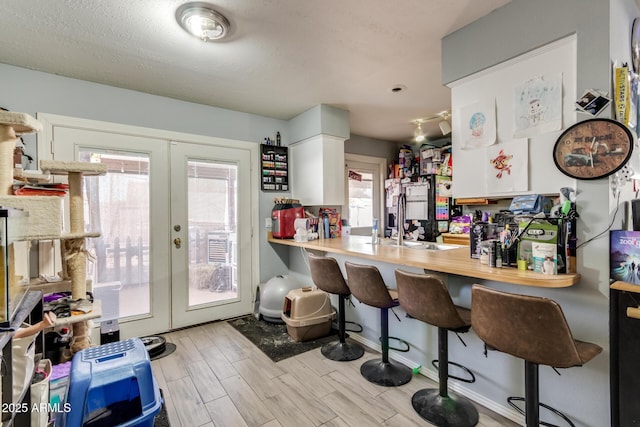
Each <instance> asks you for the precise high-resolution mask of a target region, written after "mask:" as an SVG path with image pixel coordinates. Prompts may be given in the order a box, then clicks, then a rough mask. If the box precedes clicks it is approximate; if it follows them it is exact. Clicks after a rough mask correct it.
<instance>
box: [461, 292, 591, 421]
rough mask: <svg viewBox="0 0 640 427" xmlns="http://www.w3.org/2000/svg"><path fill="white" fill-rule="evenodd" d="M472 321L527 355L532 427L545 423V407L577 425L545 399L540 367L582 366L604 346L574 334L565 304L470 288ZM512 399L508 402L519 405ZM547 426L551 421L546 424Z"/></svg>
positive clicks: (498, 344)
mask: <svg viewBox="0 0 640 427" xmlns="http://www.w3.org/2000/svg"><path fill="white" fill-rule="evenodd" d="M471 324H472V326H473V330H474V331H475V332H476V334H477V335H478V337H480V339H481V340H482V341H484V342H485V344H486V345H488V346H490V347H492V348H493V349H495V350H498V351H502V352H504V353H507V354H510V355H512V356H515V357H518V358H520V359H524V375H525V378H524V381H525V397H524V401H525V410H524V415H525V420H526V425H527V427H538V425H539V424H540V408H539V407H540V406H542V407H543V408H546V409H549V410H551V411H552V412H554V413H555V414H556V415H558V416H560V417H561V418H563V419H564V420H565V421H566V422H567V423H568V424H569V425H571V426H573V425H574V424H573V423H572V422H571V421H570V420H569V418H567V416H566V415H564V414H562V413H561V412H559V411H557V410H555V409H553V408H551V407H550V406H548V405H545V404H543V403H540V394H539V391H540V390H539V383H538V367H539V365H548V366H551V367H553V368H570V367H573V366H582V365H584V364H585V363H587V362H588V361H590V360H591V359H593V358H594V357H596V356H597V355H598V354H600V352H601V351H602V347H600V346H598V345H596V344H592V343H588V342H583V341H578V340H576V339H574V338H573V336H572V334H571V330H570V329H569V325H568V324H567V320H566V318H565V317H564V313H563V312H562V308H561V307H560V305H558V303H556V302H555V301H553V300H551V299H548V298H543V297H535V296H529V295H517V294H511V293H507V292H503V291H498V290H495V289H490V288H487V287H484V286H480V285H473V287H472V290H471ZM512 400H522V398H509V399H508V401H509V404H510V405H512V406H513V407H514V408H516V409H518V410H519V411H520V412H522V410H521V409H519V408H518V407H517V406H515V405H514V404H513V403H511V401H512ZM542 424H543V425H551V424H548V423H542Z"/></svg>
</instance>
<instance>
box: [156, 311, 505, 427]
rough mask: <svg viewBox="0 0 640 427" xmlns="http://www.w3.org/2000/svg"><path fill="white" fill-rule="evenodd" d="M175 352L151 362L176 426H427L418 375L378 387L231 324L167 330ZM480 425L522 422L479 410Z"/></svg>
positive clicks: (345, 367)
mask: <svg viewBox="0 0 640 427" xmlns="http://www.w3.org/2000/svg"><path fill="white" fill-rule="evenodd" d="M164 336H165V337H166V338H167V341H169V342H173V343H175V344H176V345H177V350H176V351H175V352H174V353H173V354H171V355H169V356H166V357H164V358H162V359H158V360H155V361H153V362H152V363H151V365H152V369H153V372H154V375H155V377H156V380H157V381H158V384H159V386H160V388H161V389H162V391H163V393H164V399H165V403H166V407H167V412H168V415H169V420H170V422H171V426H172V427H197V426H207V427H213V426H216V427H242V426H249V427H258V426H263V427H280V426H282V427H285V426H291V427H303V426H323V427H345V426H358V427H360V426H398V427H408V426H429V425H432V424H430V423H428V422H426V421H424V420H423V419H422V418H420V416H419V415H417V414H416V413H415V411H414V410H413V407H412V406H411V396H412V395H413V393H415V392H416V391H417V390H419V389H422V388H437V384H435V383H434V382H433V381H431V380H429V379H427V378H425V377H424V376H422V375H416V376H414V378H413V379H412V380H411V381H410V382H409V383H408V384H405V385H403V386H401V387H390V388H389V387H381V386H377V385H375V384H371V383H369V382H368V381H366V380H365V379H364V378H362V376H361V375H360V365H361V364H362V363H363V362H364V361H366V360H368V359H371V358H375V357H379V353H376V352H374V351H372V350H367V352H366V353H365V355H364V357H363V358H361V359H359V360H356V361H353V362H334V361H331V360H328V359H325V358H324V357H323V356H322V354H321V353H320V349H319V348H318V349H315V350H312V351H309V352H307V353H303V354H301V355H298V356H296V357H292V358H289V359H285V360H282V361H280V362H278V363H274V362H272V361H271V359H269V358H268V357H267V356H266V355H265V354H264V353H262V352H261V351H260V350H259V349H258V348H257V347H255V346H254V345H253V344H251V342H250V341H249V340H247V339H246V338H245V337H244V336H243V335H242V334H240V333H239V332H237V331H236V330H235V329H234V328H233V327H231V326H229V325H228V324H227V323H226V322H216V323H210V324H206V325H201V326H197V327H193V328H188V329H183V330H180V331H176V332H171V333H168V334H165V335H164ZM478 410H479V412H480V422H479V424H478V425H479V426H481V427H496V426H517V425H518V424H516V423H513V422H512V421H510V420H508V419H505V418H503V417H501V416H499V415H497V414H495V413H492V412H490V411H488V410H487V409H485V408H483V407H478Z"/></svg>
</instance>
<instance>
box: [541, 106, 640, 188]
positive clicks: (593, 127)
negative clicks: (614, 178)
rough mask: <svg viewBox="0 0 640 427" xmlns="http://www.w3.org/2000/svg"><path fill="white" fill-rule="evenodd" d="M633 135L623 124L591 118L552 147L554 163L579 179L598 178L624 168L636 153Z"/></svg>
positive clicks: (571, 130)
mask: <svg viewBox="0 0 640 427" xmlns="http://www.w3.org/2000/svg"><path fill="white" fill-rule="evenodd" d="M633 142H634V141H633V135H632V134H631V131H629V129H628V128H627V127H626V126H625V125H623V124H622V123H620V122H617V121H615V120H611V119H604V118H602V119H590V120H584V121H582V122H578V123H576V124H574V125H573V126H571V127H569V128H568V129H567V130H565V131H564V132H563V133H562V134H561V135H560V137H559V138H558V140H557V141H556V144H555V146H554V147H553V161H554V162H555V164H556V166H557V167H558V169H560V171H561V172H562V173H564V174H565V175H567V176H570V177H572V178H577V179H598V178H602V177H605V176H608V175H611V174H612V173H614V172H616V171H617V170H618V169H620V168H622V167H623V166H624V165H625V164H626V163H627V161H628V160H629V158H630V157H631V152H632V151H633Z"/></svg>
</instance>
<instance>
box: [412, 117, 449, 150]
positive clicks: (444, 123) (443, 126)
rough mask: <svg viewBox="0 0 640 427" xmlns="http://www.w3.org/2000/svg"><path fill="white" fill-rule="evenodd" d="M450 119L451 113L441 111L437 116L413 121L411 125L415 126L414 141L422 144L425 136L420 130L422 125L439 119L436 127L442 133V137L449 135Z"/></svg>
mask: <svg viewBox="0 0 640 427" xmlns="http://www.w3.org/2000/svg"><path fill="white" fill-rule="evenodd" d="M450 118H451V113H450V112H449V111H448V110H445V111H441V112H439V113H438V114H435V115H433V116H429V117H425V118H422V119H415V120H413V121H412V122H411V123H413V124H415V125H416V126H417V127H416V130H415V132H414V133H413V137H414V140H415V141H416V142H422V141H424V140H425V139H426V135H425V133H424V131H423V130H422V124H423V123H426V122H429V121H431V120H437V119H439V120H440V122H439V123H438V127H439V128H440V132H442V135H443V136H447V135H449V134H450V133H451V124H450V123H449V119H450Z"/></svg>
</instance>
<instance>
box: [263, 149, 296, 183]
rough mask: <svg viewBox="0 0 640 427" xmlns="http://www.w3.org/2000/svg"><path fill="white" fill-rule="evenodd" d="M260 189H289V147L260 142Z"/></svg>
mask: <svg viewBox="0 0 640 427" xmlns="http://www.w3.org/2000/svg"><path fill="white" fill-rule="evenodd" d="M260 178H261V181H262V191H289V149H288V148H287V147H282V146H278V145H266V144H260Z"/></svg>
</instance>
